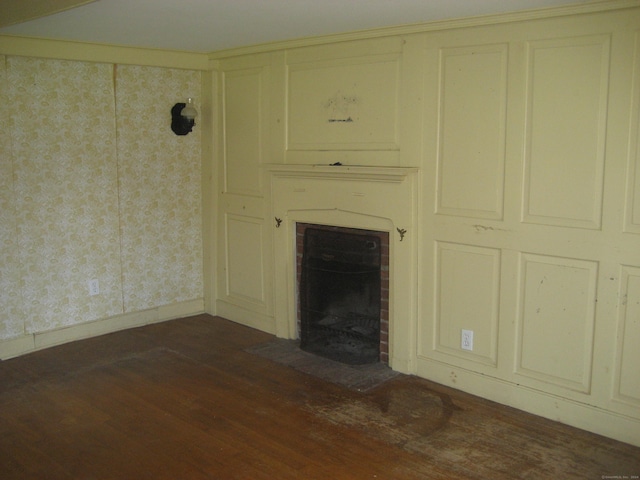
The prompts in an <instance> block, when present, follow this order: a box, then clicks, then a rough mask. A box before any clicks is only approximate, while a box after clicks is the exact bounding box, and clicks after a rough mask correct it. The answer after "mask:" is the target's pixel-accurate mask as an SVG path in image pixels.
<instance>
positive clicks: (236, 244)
mask: <svg viewBox="0 0 640 480" xmlns="http://www.w3.org/2000/svg"><path fill="white" fill-rule="evenodd" d="M225 230H226V233H227V235H226V242H225V245H226V246H227V252H226V259H227V266H226V271H227V278H226V285H227V295H228V296H229V297H232V298H236V299H237V300H239V301H241V302H250V303H255V304H258V306H260V307H263V306H264V304H265V301H266V299H265V283H264V280H265V276H264V264H265V261H264V255H263V253H264V252H263V245H264V243H265V242H264V233H263V222H262V220H261V219H255V218H251V217H242V216H239V215H232V214H229V215H227V220H226V229H225Z"/></svg>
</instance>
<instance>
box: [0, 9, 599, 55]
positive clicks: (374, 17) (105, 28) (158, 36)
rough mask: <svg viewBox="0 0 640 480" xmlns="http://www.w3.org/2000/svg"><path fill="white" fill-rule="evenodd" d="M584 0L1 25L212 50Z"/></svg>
mask: <svg viewBox="0 0 640 480" xmlns="http://www.w3.org/2000/svg"><path fill="white" fill-rule="evenodd" d="M22 1H29V0H22ZM578 3H589V1H588V0H97V1H94V2H91V3H88V4H85V5H81V6H78V7H75V8H72V9H70V10H66V11H63V12H60V13H55V14H53V15H49V16H45V17H42V18H38V19H35V20H30V21H26V22H23V23H18V24H15V25H11V26H8V27H4V28H0V34H10V35H24V36H32V37H44V38H53V39H63V40H76V41H83V42H97V43H106V44H113V45H128V46H136V47H151V48H159V49H171V50H184V51H192V52H206V53H209V52H214V51H219V50H225V49H230V48H236V47H245V46H249V45H256V44H261V43H269V42H276V41H283V40H291V39H297V38H303V37H310V36H319V35H328V34H336V33H345V32H353V31H358V30H365V29H370V28H377V27H388V26H398V25H405V24H415V23H422V22H430V21H437V20H444V19H451V18H460V17H468V16H477V15H486V14H495V13H503V12H515V11H521V10H530V9H538V8H545V7H553V6H559V5H567V4H578ZM1 16H2V13H1V12H0V17H1ZM0 20H1V18H0ZM0 24H2V22H0Z"/></svg>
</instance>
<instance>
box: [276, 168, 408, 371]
mask: <svg viewBox="0 0 640 480" xmlns="http://www.w3.org/2000/svg"><path fill="white" fill-rule="evenodd" d="M265 168H266V170H267V171H268V173H269V176H268V181H269V192H270V205H271V214H272V215H273V220H274V230H273V239H272V241H273V252H274V264H273V268H274V272H275V284H274V286H273V288H274V291H275V292H276V294H275V295H274V304H273V314H274V317H275V324H274V326H273V330H274V333H275V334H276V335H277V336H278V337H281V338H289V339H295V338H297V339H300V338H301V311H300V290H299V288H300V282H301V276H302V274H301V266H302V254H303V237H304V233H303V232H304V228H305V227H301V226H300V225H301V224H306V225H313V228H329V229H332V228H338V227H339V228H345V229H346V230H356V233H362V230H365V231H367V232H373V234H374V236H378V235H383V237H384V238H385V239H386V240H381V242H380V243H381V261H380V277H381V279H380V291H381V299H380V345H379V361H380V362H384V363H388V364H389V365H390V366H391V367H392V368H393V369H394V370H397V371H400V372H404V373H415V371H416V358H417V351H416V347H417V344H416V335H417V332H416V329H417V286H418V277H417V270H416V264H417V255H418V251H417V249H418V234H419V232H418V231H417V230H416V229H414V225H415V223H416V215H417V202H418V188H417V187H418V176H417V173H418V169H416V168H411V167H373V166H366V167H365V166H346V165H342V166H333V165H268V166H266V167H265ZM301 228H302V230H301ZM381 232H382V233H381Z"/></svg>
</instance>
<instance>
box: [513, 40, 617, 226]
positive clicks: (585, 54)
mask: <svg viewBox="0 0 640 480" xmlns="http://www.w3.org/2000/svg"><path fill="white" fill-rule="evenodd" d="M609 43H610V38H609V36H589V37H576V38H569V39H558V40H545V41H536V42H530V43H529V44H528V51H527V55H528V60H527V61H528V64H527V69H528V80H527V119H526V123H527V126H526V145H525V162H526V168H525V182H524V199H523V214H522V218H523V221H524V222H529V223H538V224H545V225H560V226H567V227H579V228H589V229H599V228H600V225H601V211H602V190H603V170H604V153H605V129H606V117H607V96H608V78H609Z"/></svg>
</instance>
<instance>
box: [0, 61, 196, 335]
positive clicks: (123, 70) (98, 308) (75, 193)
mask: <svg viewBox="0 0 640 480" xmlns="http://www.w3.org/2000/svg"><path fill="white" fill-rule="evenodd" d="M0 61H2V66H1V68H0V109H2V113H5V114H6V115H8V117H9V118H10V119H11V122H10V125H9V128H8V132H0V148H1V151H2V155H0V222H1V223H0V226H1V228H0V262H1V265H2V268H1V269H0V339H10V338H14V337H17V336H20V335H22V334H24V333H34V332H43V331H48V330H52V329H56V328H61V327H65V326H69V325H73V324H78V323H83V322H89V321H92V320H97V319H102V318H107V317H111V316H115V315H119V314H122V313H128V312H135V311H139V310H143V309H148V308H153V307H158V306H162V305H167V304H172V303H175V302H179V301H182V300H191V299H196V298H201V297H202V239H201V218H200V212H201V207H200V198H201V194H200V136H199V135H200V134H199V130H198V129H197V128H196V129H195V130H194V132H193V133H192V134H190V135H188V136H186V137H180V138H178V137H176V136H175V135H174V134H173V132H171V130H170V128H169V123H170V115H169V111H170V108H171V106H172V105H173V103H175V102H176V101H179V100H181V99H182V97H185V98H186V97H187V96H192V97H196V98H197V97H198V94H199V92H200V73H199V72H194V71H182V70H172V69H163V68H149V67H144V68H143V67H123V66H118V65H112V64H99V63H91V62H78V61H64V60H51V59H39V58H31V57H14V56H7V57H0ZM3 118H7V117H6V116H3ZM92 279H97V280H98V281H99V288H100V292H99V294H98V295H89V287H88V281H89V280H92Z"/></svg>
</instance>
